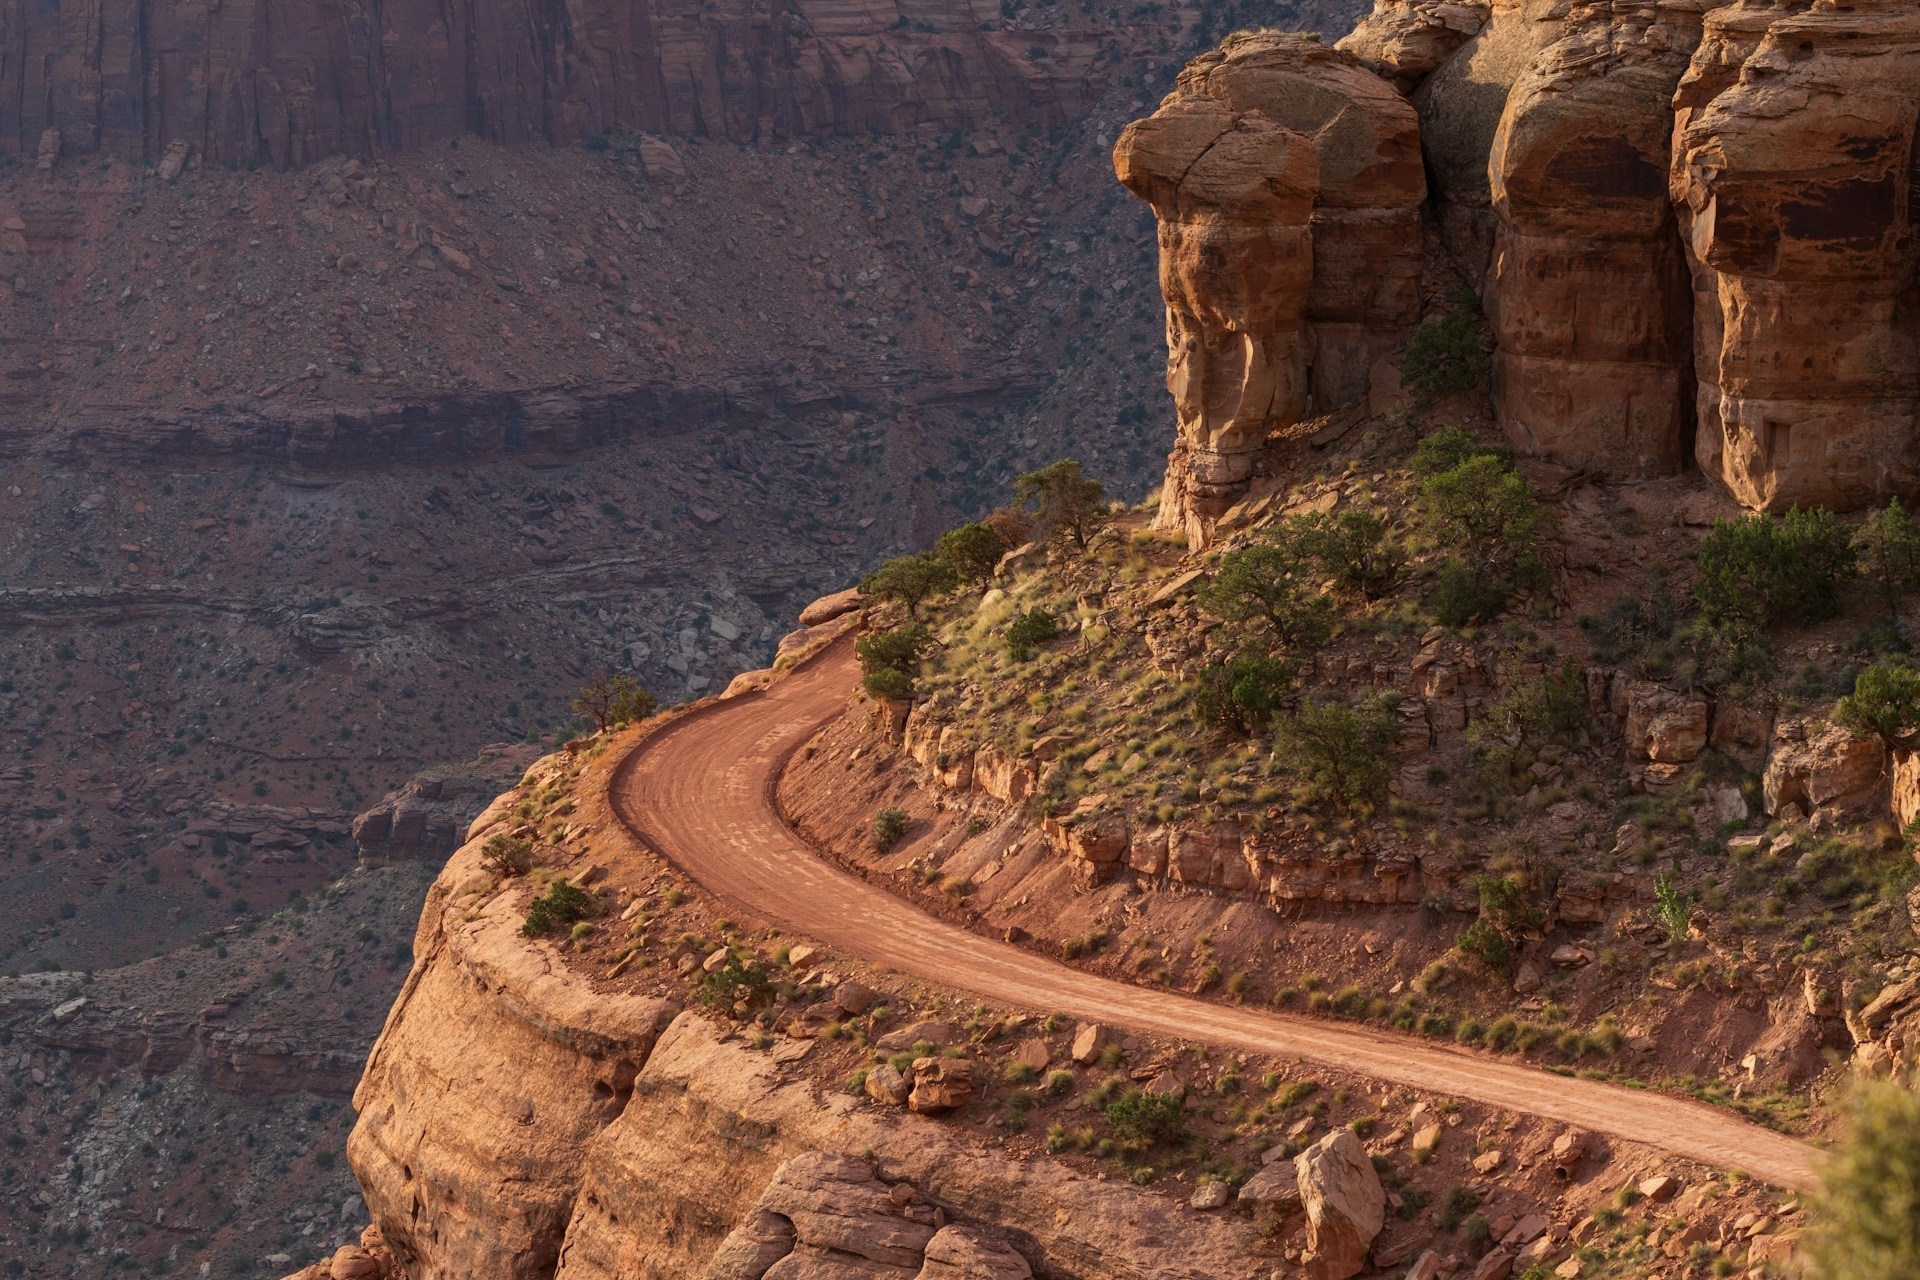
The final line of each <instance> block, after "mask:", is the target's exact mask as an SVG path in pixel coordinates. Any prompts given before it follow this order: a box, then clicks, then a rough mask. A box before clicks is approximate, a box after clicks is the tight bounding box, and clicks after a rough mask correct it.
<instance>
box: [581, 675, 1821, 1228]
mask: <svg viewBox="0 0 1920 1280" xmlns="http://www.w3.org/2000/svg"><path fill="white" fill-rule="evenodd" d="M853 682H854V663H853V657H852V646H851V645H850V644H847V643H844V642H842V643H839V644H836V645H835V646H834V647H833V648H832V649H831V650H829V651H828V652H826V653H824V654H823V655H821V657H820V658H818V659H817V660H815V661H813V662H812V663H810V664H808V665H806V666H805V667H802V668H801V669H800V670H798V671H796V672H794V673H793V674H792V675H790V676H788V677H787V678H786V679H784V680H782V681H780V682H779V683H777V684H775V685H774V686H773V687H772V688H771V689H770V690H769V691H768V692H766V693H764V694H750V695H748V696H745V697H741V698H736V699H733V700H731V701H728V702H724V703H718V704H715V705H713V706H711V707H710V708H708V709H706V710H703V711H700V712H697V713H695V714H694V715H691V716H689V717H687V718H685V719H683V720H681V721H680V722H679V723H678V724H675V725H673V726H671V727H669V728H667V729H665V730H663V731H662V732H659V733H657V734H654V735H651V736H649V737H648V738H646V739H644V740H643V741H642V742H641V744H640V745H639V746H638V747H636V748H635V750H634V753H633V754H632V755H631V756H630V757H628V759H627V760H625V761H624V762H622V764H621V766H620V767H619V769H618V770H617V771H616V773H615V774H614V783H613V787H614V794H613V795H612V797H611V799H612V802H613V807H614V811H615V812H616V813H617V814H618V815H619V816H620V819H621V821H622V822H624V823H625V824H626V825H627V827H628V828H629V829H631V830H632V831H633V833H634V834H635V835H636V836H638V837H639V838H640V839H642V840H643V841H645V842H646V843H647V844H648V845H650V846H651V847H652V848H654V849H656V850H657V851H659V852H660V853H661V854H662V855H663V856H665V857H666V858H668V859H669V860H670V861H671V862H672V863H673V864H674V865H675V866H676V867H678V868H680V869H681V870H682V871H684V872H685V873H686V874H687V875H689V876H691V877H692V878H693V879H694V880H695V881H697V882H698V883H699V884H701V885H703V886H704V887H705V888H706V889H708V890H709V891H710V892H712V893H714V894H717V895H719V896H720V897H722V898H725V899H730V900H732V901H733V902H735V903H737V904H739V905H740V906H742V907H745V908H747V909H748V910H750V911H752V912H753V913H754V914H756V915H759V916H761V917H763V918H765V919H767V920H770V921H772V922H774V923H775V924H777V925H779V926H780V927H781V928H782V929H785V930H789V931H791V932H794V933H798V934H803V935H805V936H808V937H811V938H815V939H818V940H819V941H820V942H823V943H825V944H827V945H828V946H829V947H831V948H833V949H835V950H837V951H840V952H843V953H845V954H848V955H854V956H859V957H861V958H863V959H865V960H867V961H869V962H871V963H874V964H878V965H882V966H885V967H887V968H891V969H894V970H897V971H899V972H901V973H906V974H910V975H912V976H913V977H916V978H920V979H923V980H925V981H928V982H933V983H937V984H939V985H942V986H945V987H949V988H955V989H958V990H961V991H967V992H971V993H974V994H976V995H979V996H982V997H985V998H987V999H990V1000H994V1001H998V1002H1002V1003H1005V1004H1009V1005H1013V1006H1016V1007H1019V1008H1024V1009H1032V1010H1046V1011H1057V1012H1060V1013H1065V1014H1069V1015H1071V1016H1074V1017H1077V1018H1084V1019H1087V1020H1089V1021H1097V1022H1104V1023H1108V1024H1111V1025H1115V1026H1122V1027H1130V1028H1132V1029H1134V1030H1137V1031H1145V1032H1150V1033H1153V1034H1156V1035H1162V1036H1169V1037H1174V1038H1181V1039H1188V1040H1201V1041H1205V1042H1207V1043H1209V1044H1214V1045H1219V1046H1222V1047H1224V1048H1229V1049H1234V1050H1239V1051H1242V1052H1247V1053H1255V1054H1277V1055H1285V1056H1298V1057H1300V1058H1303V1059H1306V1060H1308V1061H1312V1062H1317V1063H1320V1064H1322V1065H1325V1066H1328V1067H1336V1068H1339V1069H1342V1070H1346V1071H1352V1072H1356V1073H1359V1074H1361V1075H1366V1076H1371V1077H1374V1078H1375V1079H1380V1080H1390V1081H1393V1082H1394V1083H1396V1084H1402V1085H1407V1086H1410V1087H1412V1088H1416V1089H1421V1090H1426V1091H1430V1092H1434V1093H1440V1094H1453V1095H1455V1096H1458V1097H1463V1098H1472V1099H1474V1100H1475V1101H1478V1102H1482V1103H1486V1104H1488V1105H1489V1106H1494V1107H1500V1108H1504V1109H1506V1110H1510V1111H1519V1112H1525V1113H1527V1114H1530V1115H1535V1116H1541V1117H1544V1118H1547V1119H1550V1120H1556V1121H1560V1122H1563V1123H1565V1124H1569V1125H1578V1126H1582V1127H1585V1128H1589V1129H1594V1130H1598V1131H1600V1132H1603V1133H1606V1134H1609V1135H1612V1136H1613V1137H1616V1138H1621V1139H1625V1140H1626V1141H1629V1142H1639V1143H1646V1144H1648V1145H1650V1146H1654V1147H1658V1148H1661V1149H1663V1150H1666V1151H1669V1152H1672V1153H1673V1154H1676V1155H1680V1156H1685V1157H1689V1158H1691V1159H1694V1160H1699V1161H1703V1162H1705V1163H1707V1164H1711V1165H1716V1166H1718V1167H1720V1168H1723V1169H1739V1170H1742V1171H1744V1172H1746V1173H1748V1174H1750V1175H1752V1176H1754V1177H1756V1178H1759V1179H1761V1180H1763V1181H1765V1182H1769V1183H1772V1184H1774V1185H1776V1186H1781V1187H1788V1188H1793V1189H1796V1190H1799V1189H1805V1188H1807V1187H1808V1186H1810V1185H1811V1183H1812V1181H1813V1174H1812V1169H1813V1156H1814V1150H1813V1148H1812V1147H1810V1146H1808V1145H1807V1144H1805V1143H1802V1142H1799V1141H1796V1140H1794V1139H1792V1138H1788V1137H1783V1136H1782V1135H1780V1134H1777V1133H1773V1132H1770V1131H1769V1130H1766V1129H1762V1128H1760V1127H1759V1126H1757V1125H1752V1124H1749V1123H1747V1122H1746V1121H1744V1120H1741V1119H1740V1118H1739V1117H1737V1116H1735V1115H1732V1114H1730V1113H1729V1112H1726V1111H1723V1110H1720V1109H1718V1108H1715V1107H1712V1106H1709V1105H1707V1104H1705V1103H1700V1102H1693V1101H1690V1100H1688V1099H1684V1098H1675V1097H1671V1096H1668V1095H1664V1094H1656V1093H1646V1092H1640V1091H1635V1090H1629V1089H1622V1088H1617V1087H1614V1086H1611V1085H1605V1084H1599V1083H1596V1082H1594V1081H1590V1080H1578V1079H1569V1078H1566V1077H1563V1076H1557V1075H1552V1074H1550V1073H1548V1072H1544V1071H1537V1070H1534V1069H1532V1068H1529V1067H1525V1066H1520V1065H1515V1064H1513V1063H1509V1062H1500V1061H1495V1060H1492V1059H1489V1058H1483V1057H1478V1056H1475V1055H1473V1054H1469V1053H1466V1052H1461V1051H1456V1050H1453V1049H1449V1048H1444V1047H1441V1046H1437V1045H1433V1044H1430V1043H1427V1042H1424V1041H1419V1040H1413V1039H1410V1038H1406V1037H1401V1036H1395V1035H1389V1034H1383V1033H1381V1032H1378V1031H1374V1030H1370V1029H1368V1028H1364V1027H1358V1026H1350V1025H1343V1024H1340V1023H1333V1022H1323V1021H1319V1020H1317V1019H1311V1018H1301V1017H1291V1016H1288V1015H1286V1014H1275V1013H1266V1012H1260V1011H1256V1010H1252V1009H1244V1008H1237V1007H1233V1006H1228V1005H1219V1004H1213V1003H1210V1002H1208V1001H1204V1000H1194V999H1189V998H1187V997H1184V996H1179V995H1175V994H1172V993H1169V992H1165V991H1158V990H1154V989H1151V988H1146V987H1136V986H1131V985H1128V984H1126V983H1121V982H1114V981H1111V980H1109V979H1106V978H1100V977H1095V976H1093V975H1091V974H1086V973H1081V972H1078V971H1076V970H1074V969H1070V968H1068V967H1066V966H1065V965H1061V964H1056V963H1054V962H1053V961H1051V960H1047V959H1045V958H1043V957H1041V956H1037V955H1034V954H1032V953H1030V952H1026V951H1022V950H1020V949H1019V948H1017V947H1012V946H1008V945H1005V944H1003V943H999V942H996V941H994V940H992V939H990V938H984V937H981V936H979V935H977V934H973V933H969V932H968V931H966V930H965V929H961V928H957V927H955V926H953V925H950V924H947V923H945V922H943V921H940V920H936V919H934V918H933V917H931V916H928V915H926V914H925V913H923V912H922V911H920V910H919V909H918V908H917V907H915V906H913V905H912V904H911V903H908V902H905V901H902V900H901V899H899V898H896V897H894V896H893V895H891V894H889V893H887V892H886V891H885V890H883V889H880V888H877V887H875V886H874V885H871V884H868V883H867V882H865V881H863V880H859V879H856V878H855V877H853V876H850V875H848V874H846V873H845V872H843V871H840V870H839V869H837V868H835V867H833V866H831V865H830V864H828V863H827V862H826V861H824V860H823V859H822V858H820V857H819V856H818V855H816V854H815V853H814V852H813V850H812V849H811V848H810V847H809V846H808V845H806V844H805V843H804V842H802V841H801V840H800V839H799V837H797V836H795V835H794V834H793V833H792V832H791V831H789V830H788V829H787V827H786V825H785V824H784V823H783V822H782V821H781V819H780V816H779V814H778V813H777V812H776V810H775V808H774V804H773V800H772V793H773V783H774V780H775V779H776V778H777V776H778V774H779V771H780V769H781V768H783V767H784V765H785V763H786V761H787V759H788V758H789V757H790V756H791V755H792V754H793V752H794V751H795V750H797V749H798V748H799V747H800V746H801V745H802V744H803V743H805V742H806V740H807V739H808V738H810V737H811V736H812V735H813V734H814V733H815V732H816V731H817V730H818V729H819V728H820V727H822V726H823V725H825V724H826V723H827V722H828V721H829V720H831V719H832V718H833V717H834V716H835V715H837V714H839V712H840V711H841V709H842V708H843V707H845V705H846V702H847V698H848V696H849V694H850V692H851V689H852V686H853Z"/></svg>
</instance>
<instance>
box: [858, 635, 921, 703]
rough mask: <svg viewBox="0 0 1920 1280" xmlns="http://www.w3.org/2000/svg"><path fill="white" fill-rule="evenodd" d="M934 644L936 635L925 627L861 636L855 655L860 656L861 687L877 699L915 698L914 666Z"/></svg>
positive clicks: (918, 663) (917, 664)
mask: <svg viewBox="0 0 1920 1280" xmlns="http://www.w3.org/2000/svg"><path fill="white" fill-rule="evenodd" d="M932 643H933V636H932V635H931V633H929V632H928V631H927V629H926V628H925V627H922V626H911V627H901V628H899V629H897V630H894V631H876V632H874V633H873V634H872V635H865V636H861V637H860V638H859V639H858V640H856V641H854V642H853V652H854V656H855V657H857V658H859V659H860V670H861V672H862V675H861V680H860V683H861V687H863V688H864V689H866V691H867V693H868V694H869V695H870V696H872V697H875V698H891V699H905V698H909V697H912V696H913V672H914V668H916V667H917V666H919V665H920V655H921V654H923V653H925V652H926V649H927V646H928V645H930V644H932Z"/></svg>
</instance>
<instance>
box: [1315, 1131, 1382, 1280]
mask: <svg viewBox="0 0 1920 1280" xmlns="http://www.w3.org/2000/svg"><path fill="white" fill-rule="evenodd" d="M1294 1170H1295V1173H1296V1175H1297V1177H1298V1179H1299V1188H1300V1202H1301V1204H1302V1205H1304V1206H1305V1208H1306V1211H1307V1248H1306V1252H1305V1253H1304V1254H1302V1255H1301V1261H1302V1262H1303V1263H1304V1264H1305V1266H1306V1273H1307V1276H1308V1277H1309V1280H1347V1277H1348V1276H1353V1275H1358V1274H1359V1273H1360V1272H1362V1271H1364V1270H1366V1265H1367V1250H1368V1249H1370V1248H1372V1247H1373V1238H1374V1237H1375V1236H1377V1235H1379V1234H1380V1229H1381V1227H1383V1226H1385V1225H1386V1221H1387V1218H1386V1212H1387V1193H1386V1189H1385V1188H1384V1187H1382V1186H1381V1185H1380V1175H1379V1174H1378V1173H1375V1172H1374V1169H1373V1162H1372V1160H1371V1159H1370V1158H1369V1157H1368V1156H1367V1149H1366V1147H1365V1146H1363V1145H1362V1144H1361V1142H1360V1139H1359V1138H1357V1137H1355V1136H1354V1133H1353V1130H1351V1129H1336V1130H1334V1131H1333V1132H1332V1133H1330V1134H1328V1135H1327V1136H1326V1137H1324V1138H1322V1139H1320V1141H1318V1142H1316V1143H1314V1144H1313V1145H1312V1146H1311V1147H1308V1148H1307V1149H1306V1150H1305V1151H1303V1152H1301V1153H1300V1154H1299V1155H1297V1156H1295V1157H1294Z"/></svg>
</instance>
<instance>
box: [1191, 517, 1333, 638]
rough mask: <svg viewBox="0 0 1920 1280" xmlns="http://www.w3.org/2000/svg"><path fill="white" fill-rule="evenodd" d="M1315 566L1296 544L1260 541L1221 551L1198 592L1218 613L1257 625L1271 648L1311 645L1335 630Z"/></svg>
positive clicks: (1208, 607) (1203, 603)
mask: <svg viewBox="0 0 1920 1280" xmlns="http://www.w3.org/2000/svg"><path fill="white" fill-rule="evenodd" d="M1312 568H1313V566H1312V565H1311V563H1310V562H1309V561H1307V560H1306V559H1305V558H1304V557H1303V556H1302V555H1301V554H1300V552H1299V550H1298V548H1296V547H1294V546H1291V545H1286V544H1276V543H1272V542H1256V543H1254V544H1253V545H1252V546H1249V547H1241V548H1239V549H1238V550H1235V551H1229V552H1228V553H1227V554H1226V555H1225V556H1223V557H1221V560H1220V568H1219V569H1218V570H1216V571H1215V572H1214V575H1213V577H1212V578H1211V579H1209V580H1208V582H1207V584H1206V585H1205V586H1204V587H1202V588H1201V589H1200V591H1199V593H1198V596H1197V598H1198V600H1199V603H1200V607H1201V608H1202V609H1205V610H1206V611H1207V612H1208V613H1210V614H1212V615H1213V616H1214V617H1216V618H1225V619H1227V620H1228V621H1230V622H1249V623H1253V624H1255V625H1256V626H1258V627H1259V628H1260V629H1261V632H1262V633H1263V634H1264V635H1265V637H1266V639H1267V645H1268V648H1269V650H1270V651H1271V652H1274V653H1281V652H1288V653H1292V652H1301V651H1311V650H1314V649H1318V648H1320V647H1321V646H1322V645H1324V644H1326V642H1327V641H1328V639H1329V638H1331V637H1332V635H1333V605H1332V603H1331V602H1330V601H1329V600H1328V599H1327V598H1326V597H1325V596H1323V595H1321V594H1320V592H1319V590H1318V589H1317V588H1316V587H1315V586H1314V584H1313V583H1312V582H1311V581H1310V580H1309V579H1310V576H1311V573H1312Z"/></svg>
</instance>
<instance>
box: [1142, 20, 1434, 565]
mask: <svg viewBox="0 0 1920 1280" xmlns="http://www.w3.org/2000/svg"><path fill="white" fill-rule="evenodd" d="M1114 169H1115V172H1116V173H1117V174H1118V175H1119V177H1120V180H1121V182H1123V183H1124V184H1125V185H1126V186H1127V188H1128V189H1129V190H1131V191H1132V192H1133V193H1134V194H1135V195H1137V196H1139V197H1140V198H1141V199H1143V200H1145V201H1146V202H1147V203H1148V204H1150V205H1151V206H1152V207H1153V211H1154V215H1155V217H1156V218H1157V219H1158V220H1159V238H1160V283H1161V289H1162V291H1163V293H1164V295H1165V297H1166V300H1167V387H1168V390H1169V391H1171V392H1172V393H1173V398H1174V404H1175V409H1176V413H1177V415H1178V418H1179V443H1178V445H1177V446H1176V449H1175V454H1174V458H1173V460H1172V462H1171V463H1170V464H1169V468H1168V473H1167V496H1166V497H1164V498H1163V500H1162V512H1163V520H1164V521H1165V522H1167V523H1169V524H1172V525H1179V524H1188V525H1190V526H1191V527H1190V529H1189V532H1190V533H1192V534H1193V535H1195V536H1196V537H1197V538H1198V539H1200V540H1204V537H1205V533H1206V530H1207V527H1208V522H1209V521H1210V520H1211V519H1212V518H1214V517H1217V516H1219V515H1220V514H1222V513H1224V512H1225V511H1226V510H1227V509H1228V508H1229V507H1230V506H1232V504H1233V503H1234V502H1235V501H1236V500H1237V499H1238V498H1239V497H1240V496H1241V495H1242V494H1244V493H1245V492H1246V488H1247V482H1248V480H1249V479H1250V478H1251V476H1252V474H1253V466H1254V460H1255V458H1256V456H1257V454H1258V453H1259V451H1260V450H1261V448H1262V447H1263V445H1264V443H1265V441H1266V438H1267V436H1268V435H1269V434H1270V433H1271V432H1272V431H1273V430H1275V429H1276V428H1280V427H1285V426H1287V425H1290V424H1291V423H1293V422H1296V421H1298V420H1299V419H1300V418H1301V417H1302V416H1303V415H1304V414H1305V413H1307V412H1308V411H1309V410H1310V409H1311V408H1312V407H1314V406H1316V405H1320V406H1325V405H1333V404H1339V403H1342V402H1344V401H1347V400H1350V399H1352V398H1353V397H1355V396H1356V395H1359V394H1361V393H1362V392H1363V391H1365V389H1366V387H1367V385H1368V379H1369V376H1370V374H1371V371H1372V368H1373V364H1374V361H1375V359H1376V358H1377V357H1378V356H1379V355H1382V354H1385V353H1387V352H1389V351H1391V350H1393V349H1394V348H1397V347H1398V346H1399V345H1401V344H1402V343H1403V342H1404V341H1405V340H1406V337H1407V335H1408V334H1409V333H1410V332H1411V329H1412V326H1413V324H1414V323H1415V322H1416V321H1417V320H1418V318H1419V302H1420V298H1419V281H1420V267H1421V244H1420V239H1421V238H1420V214H1419V210H1420V205H1421V203H1422V201H1423V200H1424V199H1425V198H1426V181H1425V176H1424V173H1423V170H1422V167H1421V163H1420V141H1419V127H1418V123H1417V121H1416V118H1415V116H1414V113H1413V110H1412V108H1411V107H1410V106H1409V105H1408V104H1407V103H1406V102H1405V101H1404V100H1403V99H1402V98H1401V97H1400V96H1399V95H1398V94H1397V93H1395V92H1394V91H1393V90H1392V88H1391V87H1390V86H1388V85H1387V84H1386V83H1385V82H1384V81H1382V80H1381V79H1380V78H1379V77H1377V76H1375V75H1373V74H1372V73H1370V72H1368V71H1366V70H1364V69H1362V68H1361V67H1359V66H1358V65H1357V64H1356V63H1354V62H1353V61H1351V60H1350V59H1347V58H1344V57H1341V56H1339V55H1337V54H1335V53H1334V51H1332V50H1331V49H1327V48H1325V47H1323V46H1321V45H1320V44H1319V43H1318V42H1316V41H1314V40H1313V39H1311V38H1308V37H1299V36H1281V35H1272V34H1267V35H1259V36H1253V37H1249V38H1245V39H1241V40H1238V41H1235V42H1232V43H1230V44H1229V45H1227V46H1226V47H1225V48H1223V49H1221V50H1219V51H1217V52H1214V53H1209V54H1206V55H1203V56H1202V57H1200V58H1198V59H1196V60H1195V61H1194V62H1192V63H1191V64H1189V65H1188V67H1187V69H1186V71H1185V72H1184V73H1182V75H1181V76H1180V79H1179V82H1178V85H1177V87H1176V88H1175V90H1174V92H1173V93H1172V94H1170V95H1169V96H1168V97H1167V99H1166V100H1165V101H1164V102H1163V103H1162V104H1161V106H1160V109H1159V110H1158V111H1157V112H1155V113H1154V115H1152V116H1151V117H1149V118H1147V119H1145V120H1141V121H1136V122H1135V123H1134V124H1131V125H1129V126H1128V127H1127V129H1126V131H1125V132H1124V133H1123V134H1122V135H1121V138H1120V141H1119V143H1118V145H1116V147H1115V148H1114Z"/></svg>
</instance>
